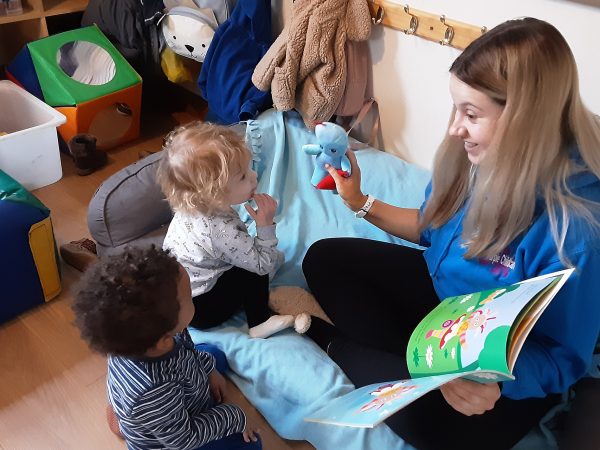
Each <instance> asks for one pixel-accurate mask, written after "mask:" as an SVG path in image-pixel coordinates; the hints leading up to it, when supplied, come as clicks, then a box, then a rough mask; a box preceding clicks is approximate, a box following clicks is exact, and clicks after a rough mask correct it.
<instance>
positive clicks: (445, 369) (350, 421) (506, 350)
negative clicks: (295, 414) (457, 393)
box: [304, 269, 574, 428]
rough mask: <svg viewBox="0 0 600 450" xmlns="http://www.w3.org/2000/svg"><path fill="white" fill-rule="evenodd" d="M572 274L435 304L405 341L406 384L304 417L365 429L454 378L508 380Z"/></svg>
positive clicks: (373, 388) (348, 398)
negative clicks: (537, 325)
mask: <svg viewBox="0 0 600 450" xmlns="http://www.w3.org/2000/svg"><path fill="white" fill-rule="evenodd" d="M573 270H574V269H567V270H562V271H559V272H554V273H550V274H547V275H542V276H540V277H536V278H531V279H529V280H525V281H522V282H519V283H515V284H513V285H510V286H506V287H502V288H498V289H491V290H486V291H481V292H475V293H472V294H467V295H459V296H456V297H449V298H446V299H444V300H442V301H441V302H440V304H439V305H438V306H436V307H435V309H434V310H433V311H431V312H430V313H429V314H428V315H427V316H426V317H425V318H424V319H423V320H422V321H421V322H420V323H419V325H418V326H417V327H416V328H415V330H414V331H413V333H412V334H411V336H410V339H409V342H408V347H407V349H406V361H407V365H408V370H409V372H410V375H411V379H408V380H396V381H388V382H381V383H377V384H371V385H368V386H364V387H362V388H360V389H356V390H354V391H352V392H350V393H348V394H346V395H344V396H342V397H338V398H336V399H334V400H333V401H331V402H330V403H329V404H328V405H327V406H325V407H324V408H321V409H320V410H318V411H316V412H315V413H314V414H312V415H311V416H310V417H307V418H305V419H304V420H306V421H308V422H321V423H326V424H332V425H341V426H349V427H361V428H372V427H374V426H375V425H377V424H379V423H380V422H382V421H383V420H385V419H386V418H388V417H389V416H391V415H392V414H394V413H395V412H397V411H398V410H400V409H402V408H404V407H405V406H406V405H408V404H409V403H411V402H413V401H414V400H416V399H418V398H419V397H421V396H423V395H425V394H426V393H427V392H429V391H431V390H433V389H437V388H438V387H440V386H441V385H443V384H444V383H447V382H449V381H451V380H453V379H455V378H461V377H464V378H468V379H470V380H473V381H478V382H481V383H486V382H488V383H489V382H499V381H507V380H514V379H515V378H514V376H513V375H512V369H513V367H514V365H515V362H516V360H517V356H518V355H519V352H520V351H521V348H522V347H523V343H524V342H525V339H526V338H527V335H528V334H529V332H530V331H531V329H532V328H533V326H534V324H535V323H536V321H537V320H538V319H539V317H540V316H541V314H542V313H543V312H544V310H545V309H546V307H547V306H548V304H549V303H550V301H551V300H552V299H553V298H554V296H555V295H556V294H557V292H558V291H559V290H560V288H561V287H562V286H563V285H564V284H565V282H566V281H567V279H568V278H569V276H570V275H571V274H572V272H573Z"/></svg>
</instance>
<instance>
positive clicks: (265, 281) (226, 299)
mask: <svg viewBox="0 0 600 450" xmlns="http://www.w3.org/2000/svg"><path fill="white" fill-rule="evenodd" d="M194 306H195V307H196V312H195V313H194V318H193V319H192V323H191V325H192V326H193V327H196V328H199V329H201V330H204V329H206V328H211V327H215V326H217V325H220V324H222V323H223V322H225V321H226V320H227V319H229V318H230V317H231V316H233V315H234V314H235V313H236V312H237V311H238V310H239V309H240V307H243V309H244V311H245V312H246V318H247V319H248V327H250V328H252V327H253V326H256V325H259V324H261V323H263V322H264V321H265V320H267V319H268V318H269V317H270V315H271V312H270V310H269V275H258V274H256V273H254V272H249V271H248V270H245V269H241V268H239V267H235V266H234V267H232V268H231V269H229V270H228V271H226V272H225V273H223V275H221V276H220V277H219V279H218V280H217V284H215V285H214V286H213V288H212V289H211V290H210V291H208V292H205V293H204V294H201V295H197V296H196V297H194Z"/></svg>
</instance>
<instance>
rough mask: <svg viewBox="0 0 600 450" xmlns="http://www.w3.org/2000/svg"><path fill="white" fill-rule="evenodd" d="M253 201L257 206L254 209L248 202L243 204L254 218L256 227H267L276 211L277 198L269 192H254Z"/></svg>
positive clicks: (271, 223) (271, 222)
mask: <svg viewBox="0 0 600 450" xmlns="http://www.w3.org/2000/svg"><path fill="white" fill-rule="evenodd" d="M254 201H255V202H256V206H257V207H258V208H257V209H256V210H254V209H253V208H252V206H250V205H249V204H248V203H246V204H245V205H244V207H245V208H246V211H248V214H250V217H252V218H253V219H254V221H255V222H256V226H257V227H268V226H270V225H273V218H274V217H275V212H276V211H277V200H275V199H274V198H273V197H271V196H270V195H269V194H254Z"/></svg>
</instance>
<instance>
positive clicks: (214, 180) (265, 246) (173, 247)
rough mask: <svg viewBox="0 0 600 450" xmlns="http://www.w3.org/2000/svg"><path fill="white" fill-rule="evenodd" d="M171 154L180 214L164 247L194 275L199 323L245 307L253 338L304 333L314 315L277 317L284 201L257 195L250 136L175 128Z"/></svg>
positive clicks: (168, 171)
mask: <svg viewBox="0 0 600 450" xmlns="http://www.w3.org/2000/svg"><path fill="white" fill-rule="evenodd" d="M163 150H164V153H163V156H162V159H161V161H160V165H159V168H158V171H157V176H158V181H159V184H160V186H161V188H162V190H163V192H164V194H165V196H166V197H167V200H168V202H169V205H170V206H171V208H172V209H173V211H174V212H175V215H174V217H173V220H172V221H171V223H170V224H169V229H168V231H167V235H166V236H165V240H164V243H163V247H164V248H165V249H166V250H169V251H170V252H171V254H173V255H174V256H175V257H176V258H177V261H178V262H179V263H180V264H181V265H182V266H183V267H184V268H185V270H186V271H187V273H188V275H189V277H190V281H191V286H192V295H193V300H194V306H195V313H194V318H193V319H192V321H191V325H192V326H194V327H196V328H200V329H205V328H210V327H214V326H216V325H219V324H221V323H223V322H225V321H226V320H227V319H229V318H230V317H231V316H233V315H234V314H235V313H236V312H237V310H238V309H239V308H240V307H242V308H243V309H244V311H245V313H246V317H247V320H248V327H249V331H248V334H249V335H250V337H253V338H266V337H269V336H270V335H272V334H274V333H277V332H278V331H281V330H283V329H285V328H289V327H293V326H295V327H296V329H297V330H298V331H303V329H304V328H305V327H306V323H305V322H306V321H307V320H309V319H310V318H309V317H308V316H307V315H306V314H301V315H299V316H296V317H294V316H291V315H271V314H270V310H269V307H268V301H269V277H270V276H272V275H273V274H274V273H275V272H276V271H277V269H278V268H279V267H280V266H281V264H282V263H283V253H282V252H281V251H279V250H278V249H277V243H278V240H277V236H276V233H275V228H276V224H275V223H274V221H273V219H274V217H275V213H276V210H277V202H276V201H275V199H273V198H272V197H271V196H270V195H268V194H258V193H256V186H257V181H256V172H254V171H253V170H252V168H251V167H250V159H251V158H250V151H249V150H248V147H247V146H246V143H245V142H244V137H243V136H240V135H239V134H237V133H236V132H235V131H233V130H232V129H229V128H227V127H224V126H220V125H214V124H210V123H202V122H193V123H190V124H188V125H184V126H181V127H179V128H176V129H175V130H174V131H172V132H171V133H170V134H169V135H168V136H167V137H166V138H165V143H164V146H163ZM250 200H253V201H254V202H255V203H256V205H257V209H254V208H252V206H250V204H249V203H248V202H249V201H250ZM240 204H244V206H245V208H246V211H248V214H249V215H250V217H251V218H252V219H254V221H255V223H256V236H251V235H250V234H249V233H248V230H247V228H246V225H245V224H244V223H243V222H242V221H241V220H240V217H239V215H238V213H237V212H236V211H235V210H234V209H233V208H232V206H233V205H240Z"/></svg>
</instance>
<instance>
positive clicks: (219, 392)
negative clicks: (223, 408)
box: [208, 369, 227, 403]
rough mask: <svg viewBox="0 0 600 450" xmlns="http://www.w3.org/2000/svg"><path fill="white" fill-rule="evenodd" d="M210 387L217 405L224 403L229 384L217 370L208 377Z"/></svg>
mask: <svg viewBox="0 0 600 450" xmlns="http://www.w3.org/2000/svg"><path fill="white" fill-rule="evenodd" d="M208 385H209V387H210V393H211V394H212V396H213V398H214V399H215V401H216V402H217V403H222V402H223V398H224V397H225V391H226V390H227V382H226V381H225V378H224V377H223V375H221V374H220V373H219V371H218V370H217V369H213V371H212V372H211V373H210V374H209V375H208Z"/></svg>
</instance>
